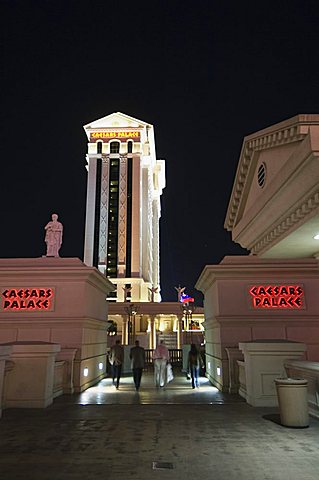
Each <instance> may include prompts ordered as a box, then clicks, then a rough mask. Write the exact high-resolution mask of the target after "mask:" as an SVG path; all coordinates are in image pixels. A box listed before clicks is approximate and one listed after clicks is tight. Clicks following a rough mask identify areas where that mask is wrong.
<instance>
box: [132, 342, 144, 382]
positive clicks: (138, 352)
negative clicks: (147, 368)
mask: <svg viewBox="0 0 319 480" xmlns="http://www.w3.org/2000/svg"><path fill="white" fill-rule="evenodd" d="M130 359H131V366H132V370H133V380H134V385H135V389H136V391H138V390H139V389H140V386H141V379H142V373H143V368H144V365H145V350H144V348H143V347H140V342H139V341H138V340H136V341H135V347H132V348H131V351H130Z"/></svg>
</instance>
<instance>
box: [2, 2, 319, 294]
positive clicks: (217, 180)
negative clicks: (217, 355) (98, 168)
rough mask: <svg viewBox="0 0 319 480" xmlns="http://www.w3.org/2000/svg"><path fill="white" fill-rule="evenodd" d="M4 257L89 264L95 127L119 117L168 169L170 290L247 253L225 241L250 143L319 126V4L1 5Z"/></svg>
mask: <svg viewBox="0 0 319 480" xmlns="http://www.w3.org/2000/svg"><path fill="white" fill-rule="evenodd" d="M0 3H1V6H0V8H1V12H0V14H1V23H2V25H1V115H2V122H1V133H2V138H1V188H0V208H1V237H0V257H39V256H41V255H44V254H45V243H44V229H43V228H44V225H45V224H46V223H47V222H48V221H49V220H50V216H51V213H53V212H56V213H58V214H59V220H60V221H61V222H62V223H63V225H64V241H63V246H62V249H61V251H60V254H61V256H63V257H80V258H83V243H84V221H85V202H86V170H85V154H86V144H87V139H86V135H85V133H84V130H83V128H82V126H83V125H85V124H87V123H89V122H91V121H93V120H96V119H99V118H101V117H104V116H106V115H108V114H110V113H113V112H116V111H120V112H123V113H126V114H128V115H131V116H133V117H136V118H139V119H141V120H143V121H146V122H149V123H151V124H153V125H154V128H155V140H156V150H157V157H158V158H159V159H165V160H166V181H167V186H166V189H165V190H164V193H163V196H162V219H161V287H162V297H163V300H167V301H172V300H175V299H176V292H175V290H174V286H177V285H178V284H181V285H182V286H186V291H187V293H189V294H190V295H194V296H196V300H197V301H198V303H200V302H201V299H202V296H201V294H200V293H199V292H196V290H195V289H194V285H195V283H196V281H197V279H198V277H199V275H200V273H201V271H202V269H203V267H204V266H205V265H206V264H214V263H219V261H220V260H221V259H222V258H223V257H224V256H225V255H238V254H242V253H246V252H245V251H244V250H242V249H241V248H240V247H239V246H238V245H236V244H233V243H232V241H231V237H230V234H229V233H228V232H226V231H225V230H224V227H223V224H224V220H225V215H226V210H227V206H228V202H229V198H230V194H231V189H232V185H233V180H234V176H235V172H236V168H237V163H238V159H239V154H240V149H241V145H242V141H243V137H244V136H245V135H248V134H250V133H253V132H254V131H256V130H259V129H261V128H264V127H267V126H269V125H271V124H273V123H276V122H279V121H281V120H284V119H286V118H289V117H291V116H293V115H295V114H297V113H319V79H318V74H319V67H318V62H319V60H318V59H319V53H318V52H319V28H318V25H319V3H318V1H317V0H314V1H312V0H310V1H309V0H300V1H295V0H277V1H276V2H274V1H268V2H259V1H258V0H255V1H254V2H248V1H240V2H239V1H228V2H227V1H215V0H206V1H203V0H197V1H196V2H194V1H188V0H186V1H183V2H182V1H180V0H179V1H176V0H167V1H164V0H162V1H157V0H150V1H148V2H144V1H135V2H134V1H130V2H127V1H113V2H112V1H85V2H84V1H81V0H78V1H68V0H64V1H48V0H38V1H33V0H28V1H26V0H23V1H15V0H2V1H1V2H0Z"/></svg>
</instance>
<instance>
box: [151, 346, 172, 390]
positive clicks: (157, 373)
mask: <svg viewBox="0 0 319 480" xmlns="http://www.w3.org/2000/svg"><path fill="white" fill-rule="evenodd" d="M153 360H154V380H155V386H156V387H164V386H165V383H166V367H167V362H168V361H169V352H168V349H167V347H166V345H165V344H164V341H163V340H161V342H160V344H159V345H157V348H156V349H155V350H154V353H153Z"/></svg>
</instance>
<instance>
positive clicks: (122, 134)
mask: <svg viewBox="0 0 319 480" xmlns="http://www.w3.org/2000/svg"><path fill="white" fill-rule="evenodd" d="M139 136H140V132H138V131H119V132H113V131H105V132H92V133H91V138H94V139H96V138H138V137H139Z"/></svg>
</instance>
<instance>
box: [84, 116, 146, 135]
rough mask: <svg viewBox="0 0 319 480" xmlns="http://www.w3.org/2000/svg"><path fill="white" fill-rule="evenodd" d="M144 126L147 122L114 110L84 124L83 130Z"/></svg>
mask: <svg viewBox="0 0 319 480" xmlns="http://www.w3.org/2000/svg"><path fill="white" fill-rule="evenodd" d="M145 126H150V127H151V125H150V124H149V123H146V122H143V121H142V120H138V119H137V118H134V117H130V116H129V115H126V114H124V113H121V112H114V113H111V114H110V115H106V117H103V118H99V119H98V120H94V121H93V122H90V123H88V124H87V125H84V127H83V128H84V130H85V131H86V132H88V131H90V130H95V129H100V128H101V129H102V128H121V129H122V128H143V127H145Z"/></svg>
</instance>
